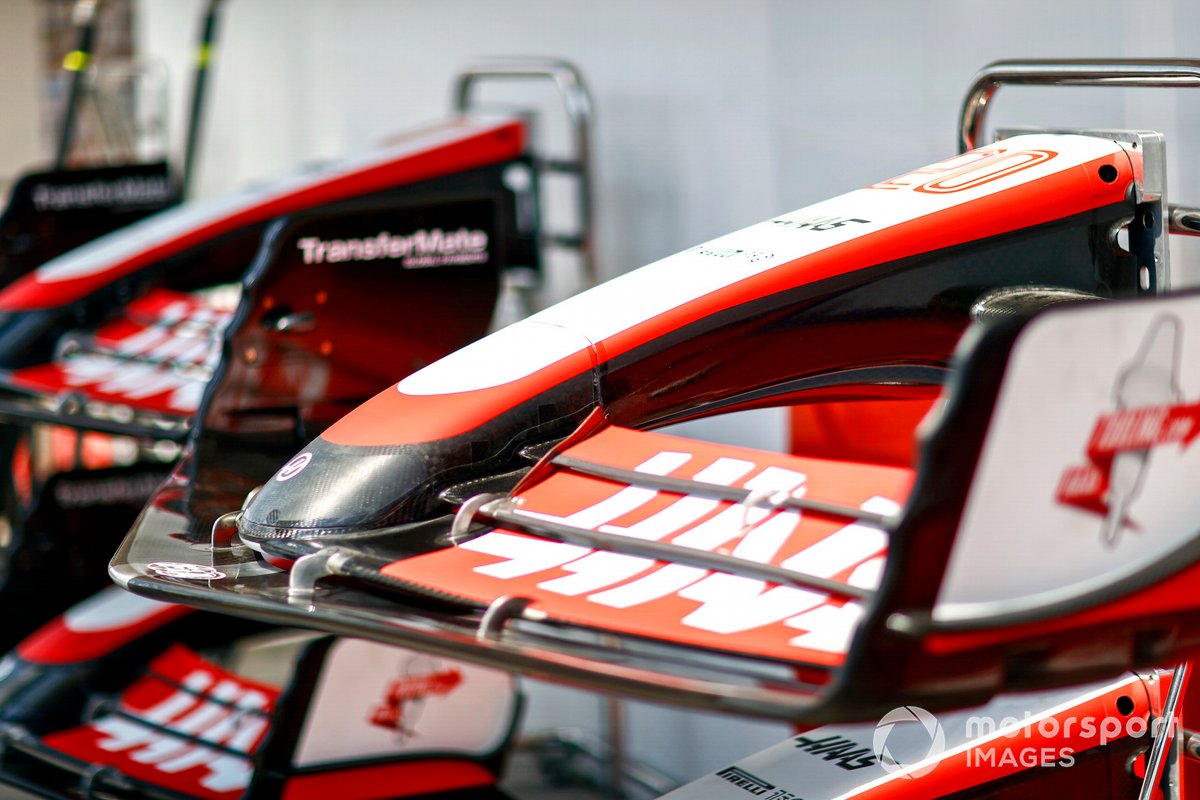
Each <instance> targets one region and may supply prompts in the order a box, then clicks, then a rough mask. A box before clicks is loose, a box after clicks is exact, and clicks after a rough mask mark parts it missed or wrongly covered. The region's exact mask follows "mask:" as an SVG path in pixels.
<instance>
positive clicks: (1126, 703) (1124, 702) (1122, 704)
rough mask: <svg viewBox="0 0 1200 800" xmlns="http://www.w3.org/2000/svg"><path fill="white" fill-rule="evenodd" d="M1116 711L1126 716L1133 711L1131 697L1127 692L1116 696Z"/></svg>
mask: <svg viewBox="0 0 1200 800" xmlns="http://www.w3.org/2000/svg"><path fill="white" fill-rule="evenodd" d="M1117 711H1120V712H1121V714H1122V715H1124V716H1126V717H1128V716H1129V715H1130V714H1132V713H1133V698H1132V697H1130V696H1129V695H1127V694H1123V695H1121V696H1120V697H1118V698H1117Z"/></svg>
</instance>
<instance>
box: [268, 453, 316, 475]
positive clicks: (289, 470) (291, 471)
mask: <svg viewBox="0 0 1200 800" xmlns="http://www.w3.org/2000/svg"><path fill="white" fill-rule="evenodd" d="M310 461H312V453H301V454H300V455H298V456H296V457H295V458H293V459H292V460H291V461H289V462H288V463H286V464H284V465H283V469H281V470H279V473H278V474H277V475H276V476H275V480H277V481H286V480H290V479H291V478H294V477H296V476H297V475H299V474H300V472H301V471H302V470H303V469H304V468H305V467H307V466H308V462H310Z"/></svg>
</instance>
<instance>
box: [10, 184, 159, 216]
mask: <svg viewBox="0 0 1200 800" xmlns="http://www.w3.org/2000/svg"><path fill="white" fill-rule="evenodd" d="M31 196H32V198H33V207H34V209H35V210H36V211H39V212H44V211H80V210H83V209H88V208H112V207H119V206H140V205H155V204H160V203H164V202H166V201H167V200H169V199H170V198H171V196H172V191H171V181H170V180H169V179H168V178H167V177H166V176H165V175H125V176H123V177H120V178H116V179H115V180H102V179H97V180H92V181H88V182H87V183H64V184H53V183H39V184H38V185H37V186H35V187H33V191H32V193H31Z"/></svg>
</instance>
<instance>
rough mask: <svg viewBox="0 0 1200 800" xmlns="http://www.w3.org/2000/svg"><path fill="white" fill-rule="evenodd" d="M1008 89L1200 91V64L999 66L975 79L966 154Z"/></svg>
mask: <svg viewBox="0 0 1200 800" xmlns="http://www.w3.org/2000/svg"><path fill="white" fill-rule="evenodd" d="M1004 84H1012V85H1023V86H1124V87H1133V86H1142V87H1146V86H1150V87H1172V88H1177V87H1200V61H1196V60H1190V59H1182V58H1147V59H1137V60H1132V59H1131V60H1124V59H1113V60H1109V59H1053V60H1049V61H997V62H995V63H992V64H989V65H987V66H986V67H984V68H983V69H982V70H980V71H979V73H978V74H977V75H976V76H975V80H974V81H973V82H972V83H971V89H970V91H968V92H967V97H966V99H965V100H964V101H963V107H962V113H961V115H960V118H959V127H958V142H959V150H960V152H964V153H965V152H966V151H968V150H972V149H974V148H975V147H976V146H977V145H978V144H979V139H980V136H981V134H982V133H983V128H984V120H985V119H986V116H987V108H988V104H989V103H990V102H991V100H992V96H993V95H995V93H996V90H997V89H999V88H1000V87H1001V86H1003V85H1004Z"/></svg>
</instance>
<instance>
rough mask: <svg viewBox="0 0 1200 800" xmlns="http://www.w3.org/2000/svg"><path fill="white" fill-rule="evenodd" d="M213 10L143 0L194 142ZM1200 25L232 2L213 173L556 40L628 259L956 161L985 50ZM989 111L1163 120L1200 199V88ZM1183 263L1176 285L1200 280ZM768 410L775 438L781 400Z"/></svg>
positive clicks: (711, 741)
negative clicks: (572, 76) (587, 117)
mask: <svg viewBox="0 0 1200 800" xmlns="http://www.w3.org/2000/svg"><path fill="white" fill-rule="evenodd" d="M199 5H200V4H199V2H197V0H142V4H141V7H140V16H139V26H140V31H139V33H140V41H141V46H142V48H143V51H144V52H146V53H148V54H151V55H154V56H157V57H159V58H162V59H164V60H165V61H167V62H168V64H169V65H170V66H171V71H172V74H173V76H174V77H175V80H176V81H177V84H178V85H177V86H176V87H175V90H174V92H173V94H172V97H173V98H174V99H175V101H176V102H175V109H176V121H175V125H174V131H175V132H176V133H175V135H176V138H178V139H182V130H183V126H182V122H181V120H180V118H181V117H182V108H183V106H184V102H182V100H183V98H185V97H186V96H187V95H186V89H185V86H186V83H185V76H186V70H187V67H186V63H185V62H186V56H187V55H188V54H189V53H190V50H191V41H192V40H193V37H194V36H195V31H196V27H197V22H198V19H199ZM1198 31H1200V4H1197V3H1194V2H1188V0H1142V2H1139V3H1129V2H1127V0H1120V1H1119V0H1060V1H1059V2H1044V1H1043V2H1033V1H1032V0H1015V1H1013V2H1006V3H1003V4H1000V3H994V2H982V1H981V0H936V1H934V0H931V1H930V2H924V3H919V2H896V1H895V0H842V1H841V2H815V1H812V2H807V1H802V0H792V1H790V2H789V1H788V0H724V1H718V0H686V1H685V0H657V1H656V2H647V0H605V1H604V2H597V0H507V1H506V2H503V3H500V2H488V1H487V0H440V2H436V3H430V2H417V1H416V0H406V1H398V0H305V1H304V2H299V1H298V0H227V2H226V7H225V18H224V25H223V30H222V37H221V38H222V41H221V45H220V48H219V53H218V55H217V61H216V64H215V67H214V83H213V93H212V96H211V103H210V106H209V114H208V119H207V123H206V126H205V131H206V140H205V143H204V150H203V152H202V155H201V170H202V171H201V174H200V176H199V180H198V189H199V191H200V192H201V193H212V192H218V191H222V190H224V189H227V188H230V187H232V186H235V185H238V184H240V183H243V182H245V181H247V180H250V179H253V178H255V177H259V176H263V175H268V174H272V173H276V172H279V171H281V170H287V169H289V168H291V167H293V166H295V165H296V164H298V163H300V162H303V161H306V160H309V159H313V158H317V157H325V156H333V155H339V154H343V153H348V152H352V151H359V150H362V149H364V148H368V147H370V146H371V145H372V143H374V142H376V141H378V140H380V139H382V138H384V137H386V136H387V135H389V134H390V133H393V132H396V131H400V130H403V129H405V128H409V127H412V126H414V125H416V124H418V123H421V122H423V121H427V120H429V119H430V118H432V117H436V116H438V115H439V114H440V113H441V112H442V111H444V110H445V109H446V108H447V107H448V105H449V81H450V76H451V74H452V73H453V71H454V69H455V68H456V67H457V66H459V65H461V64H463V63H464V62H466V61H468V60H470V59H471V58H473V57H476V56H479V55H498V54H543V55H555V56H561V57H565V58H568V59H570V60H572V61H574V62H575V63H576V64H577V65H578V66H579V67H580V68H581V69H582V71H583V73H584V75H585V76H586V79H587V81H588V83H589V84H590V87H591V90H592V94H593V97H594V100H595V106H596V128H595V169H596V174H597V176H598V185H597V232H598V243H599V253H600V261H601V267H602V273H603V274H605V275H613V274H617V273H619V272H621V271H624V270H627V269H630V268H633V267H636V266H640V265H642V264H645V263H648V262H650V261H653V260H655V259H657V258H659V257H661V256H664V255H667V254H669V253H672V252H674V251H677V250H680V249H682V248H685V247H688V246H691V245H693V244H696V243H699V242H701V241H704V240H705V239H708V238H711V237H713V236H716V235H719V234H722V233H725V232H728V231H731V230H734V229H736V228H738V227H741V226H744V225H747V224H750V223H753V222H757V221H759V220H762V219H764V218H767V217H768V216H770V215H774V214H777V213H781V212H785V211H788V210H791V209H794V208H797V207H800V206H803V205H806V204H808V203H811V202H815V201H817V200H819V199H823V198H825V197H828V196H831V195H834V194H837V193H841V192H844V191H848V190H851V189H854V188H857V187H859V186H861V185H864V184H867V183H871V182H874V181H877V180H880V179H883V178H887V177H890V176H892V175H895V174H899V173H902V172H905V171H907V170H909V169H912V168H915V167H917V166H920V165H922V164H925V163H929V162H932V161H936V160H939V159H941V158H944V157H947V156H949V155H950V154H952V153H953V152H954V151H955V146H956V143H955V131H956V127H955V126H956V122H957V117H958V111H959V104H960V102H961V99H962V96H963V93H964V92H965V90H966V88H967V86H968V85H969V83H970V81H971V77H972V75H973V74H974V72H975V71H976V70H977V69H978V68H979V67H981V66H983V65H984V64H986V63H988V62H990V61H992V60H996V59H1001V58H1019V57H1042V58H1048V57H1049V58H1054V57H1086V56H1090V57H1133V56H1154V57H1164V56H1185V57H1188V56H1190V57H1200V34H1198ZM994 108H995V110H994V112H993V121H994V122H996V123H999V124H1001V125H1006V124H1022V123H1023V124H1044V125H1050V126H1056V125H1057V126H1066V125H1076V126H1079V125H1084V126H1091V127H1136V128H1151V129H1158V130H1164V131H1166V132H1167V133H1168V135H1169V137H1170V138H1169V140H1168V145H1169V147H1170V148H1171V150H1172V152H1173V156H1174V166H1173V168H1172V174H1171V176H1170V184H1171V187H1172V188H1173V189H1174V190H1175V198H1176V199H1177V200H1179V201H1182V202H1189V201H1190V202H1195V203H1200V160H1198V159H1197V158H1196V157H1195V155H1194V154H1193V153H1190V152H1188V150H1189V149H1191V145H1192V143H1193V142H1195V141H1196V134H1197V131H1200V92H1192V93H1188V92H1171V91H1167V90H1142V91H1140V92H1130V91H1127V90H1113V89H1091V90H1084V89H1075V90H1062V89H1058V90H1055V89H1025V88H1016V87H1014V88H1006V89H1002V90H1001V91H1000V93H999V94H998V95H997V101H996V103H995V104H994ZM1180 187H1182V189H1181V188H1180ZM1179 266H1180V265H1179V264H1177V270H1178V271H1177V279H1178V278H1179V277H1184V278H1186V279H1188V280H1190V281H1191V282H1197V281H1200V270H1198V269H1195V268H1192V269H1190V270H1187V269H1182V270H1179V269H1178V267H1179ZM772 425H773V426H775V427H774V428H772V427H771V426H772ZM767 426H768V428H769V430H768V434H770V435H778V417H774V418H771V419H770V420H769V421H768V423H767ZM761 434H762V431H756V433H755V435H756V436H759V437H760V439H761ZM770 435H768V436H767V438H768V439H769V438H770ZM568 696H569V695H568ZM533 717H534V720H535V723H536V724H551V723H555V722H559V721H565V722H572V721H575V722H583V723H584V724H590V723H592V722H593V721H594V719H595V714H594V709H591V708H587V707H586V704H585V703H584V702H583V701H580V700H579V699H578V697H576V698H575V700H573V701H564V700H563V699H562V698H561V696H559V695H558V694H557V693H556V694H554V699H553V700H552V701H548V702H541V703H540V704H539V702H538V701H537V700H536V698H535V703H534V708H533ZM631 717H632V718H633V719H634V720H636V723H637V724H636V725H635V726H633V727H634V728H635V730H634V731H633V732H632V733H631V740H632V750H633V752H634V753H636V754H638V755H641V756H646V757H649V758H651V759H652V760H653V761H655V762H656V763H657V764H658V765H659V766H660V767H662V768H664V769H667V770H668V771H670V772H672V773H674V774H675V775H677V776H678V777H680V778H688V777H692V776H694V775H696V774H697V773H698V772H700V771H703V770H707V769H711V768H713V767H715V766H719V765H720V764H721V763H723V762H725V761H727V760H729V759H731V758H734V757H737V756H739V755H741V754H743V753H744V752H748V751H751V750H754V749H757V748H761V747H764V746H766V745H767V744H769V743H771V742H772V741H774V740H776V739H778V738H780V737H782V736H784V735H785V731H784V729H782V728H781V727H779V726H750V725H746V724H744V723H740V722H739V723H737V724H736V726H735V725H733V724H732V723H723V722H716V721H712V720H702V721H699V722H697V721H695V719H694V718H692V717H689V716H685V715H672V714H668V713H665V712H657V711H654V712H647V711H646V710H645V709H644V708H640V709H637V710H635V711H633V712H632V713H631Z"/></svg>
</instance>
